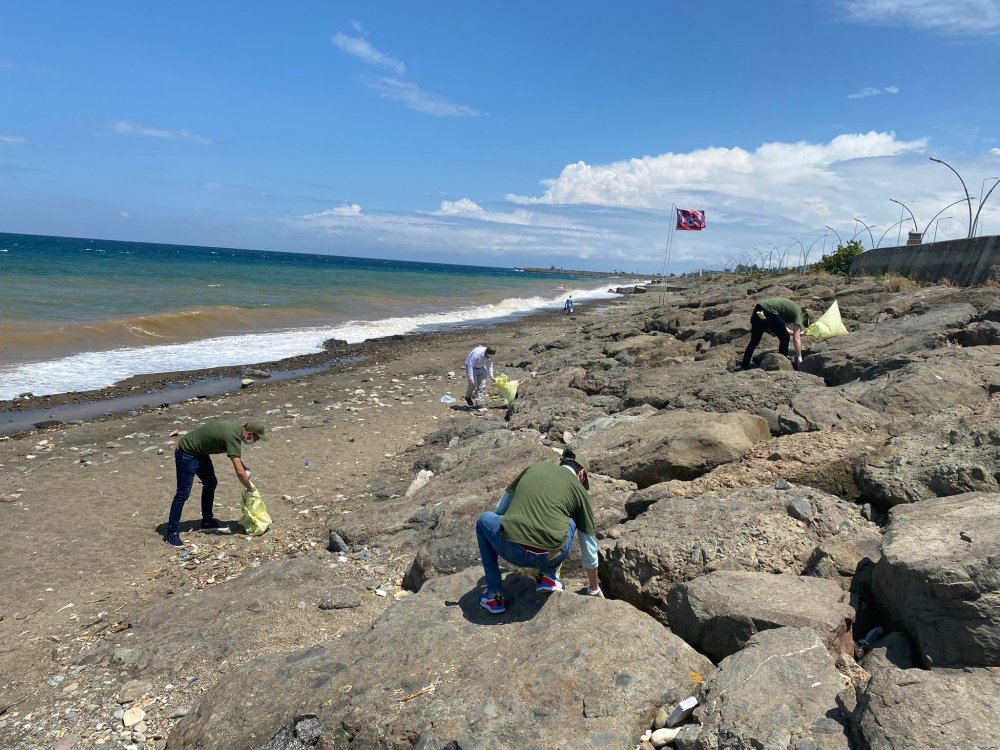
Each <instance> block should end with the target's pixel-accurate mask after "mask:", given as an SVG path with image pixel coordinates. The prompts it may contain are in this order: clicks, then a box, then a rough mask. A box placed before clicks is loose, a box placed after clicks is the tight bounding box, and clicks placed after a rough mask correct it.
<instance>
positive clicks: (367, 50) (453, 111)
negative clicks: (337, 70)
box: [333, 23, 481, 117]
mask: <svg viewBox="0 0 1000 750" xmlns="http://www.w3.org/2000/svg"><path fill="white" fill-rule="evenodd" d="M352 25H353V27H354V30H355V31H356V32H358V34H359V35H360V34H361V33H362V29H361V25H360V24H358V23H354V24H352ZM333 43H334V44H335V45H336V46H337V47H338V48H339V49H341V50H342V51H344V52H346V53H347V54H349V55H353V56H354V57H356V58H358V59H359V60H361V61H363V62H365V63H367V64H368V65H372V66H374V67H377V68H386V69H388V70H391V71H392V72H393V73H395V74H396V77H390V76H378V77H372V78H366V79H364V83H365V85H366V86H368V88H370V89H372V90H373V91H376V92H377V93H378V94H379V96H382V97H384V98H386V99H392V100H393V101H397V102H401V103H402V104H404V105H406V106H407V107H409V108H410V109H412V110H414V111H415V112H422V113H423V114H426V115H434V116H436V117H478V116H479V115H480V114H481V112H479V111H478V110H476V109H474V108H473V107H470V106H468V105H465V104H459V103H457V102H453V101H450V100H449V99H447V98H446V97H443V96H441V95H439V94H432V93H431V92H429V91H425V90H424V89H422V88H421V87H420V86H418V85H417V84H415V83H413V82H412V81H407V80H404V79H403V78H402V76H403V75H404V74H405V73H406V66H405V65H404V64H403V62H402V61H400V60H397V59H396V58H395V57H391V56H390V55H386V54H384V53H382V52H380V51H379V50H377V49H375V47H374V46H372V44H371V43H370V42H369V41H368V40H367V39H365V38H364V37H363V36H356V37H352V36H348V35H347V34H344V33H343V32H340V31H338V32H337V33H336V34H335V35H334V36H333Z"/></svg>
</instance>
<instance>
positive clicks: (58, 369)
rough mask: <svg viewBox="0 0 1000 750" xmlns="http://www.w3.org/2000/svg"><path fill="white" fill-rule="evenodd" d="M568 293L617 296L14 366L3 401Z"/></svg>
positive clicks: (398, 330) (437, 325) (265, 354)
mask: <svg viewBox="0 0 1000 750" xmlns="http://www.w3.org/2000/svg"><path fill="white" fill-rule="evenodd" d="M569 294H572V295H573V298H574V301H575V302H576V303H577V308H578V312H579V307H580V304H581V303H585V302H587V301H594V300H602V299H610V298H613V297H615V296H616V295H615V294H614V293H612V292H609V291H607V287H601V288H600V289H582V288H581V289H567V290H561V291H560V293H559V295H558V296H557V297H541V296H536V297H510V298H507V299H504V300H502V301H500V302H497V303H495V304H488V305H477V306H468V307H460V308H456V309H453V310H445V311H441V312H431V313H424V314H420V315H415V316H411V317H390V318H384V319H381V320H352V321H345V322H343V323H338V324H335V325H333V326H331V327H326V326H322V327H312V328H298V329H293V330H283V331H273V332H268V333H248V334H242V335H232V336H219V337H215V338H208V339H202V340H199V341H192V342H187V343H182V344H158V345H153V346H141V347H123V348H118V349H111V350H108V351H95V352H82V353H79V354H73V355H70V356H66V357H60V358H58V359H52V360H47V361H39V362H28V363H24V364H17V365H13V366H11V367H4V366H2V365H0V401H5V400H9V399H12V398H14V397H16V396H18V395H20V394H22V393H26V392H30V393H32V394H34V395H36V396H44V395H51V394H56V393H69V392H74V391H89V390H95V389H98V388H105V387H107V386H110V385H113V384H115V383H117V382H120V381H122V380H125V379H127V378H130V377H132V376H134V375H142V374H150V373H161V372H178V371H189V370H203V369H208V368H211V367H225V366H238V365H251V364H258V363H261V362H274V361H277V360H281V359H285V358H287V357H295V356H299V355H302V354H312V353H316V352H320V351H322V349H323V342H325V341H327V340H328V339H341V340H343V341H346V342H348V343H351V344H354V343H359V342H361V341H367V340H369V339H375V338H381V337H384V336H395V335H402V334H407V333H414V332H423V331H434V330H445V329H451V328H457V327H463V326H469V325H472V324H488V323H495V322H500V321H503V320H510V319H514V318H518V317H521V316H524V315H528V314H531V313H533V312H540V311H543V310H551V309H559V308H561V307H562V305H563V303H564V302H565V299H566V296H567V295H569Z"/></svg>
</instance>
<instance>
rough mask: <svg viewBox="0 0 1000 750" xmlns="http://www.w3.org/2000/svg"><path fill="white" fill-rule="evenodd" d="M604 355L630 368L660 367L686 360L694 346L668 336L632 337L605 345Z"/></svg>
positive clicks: (647, 335)
mask: <svg viewBox="0 0 1000 750" xmlns="http://www.w3.org/2000/svg"><path fill="white" fill-rule="evenodd" d="M604 353H605V354H607V356H609V357H611V358H612V359H615V360H617V361H618V362H621V363H622V364H624V365H628V366H630V367H660V366H662V365H664V364H667V363H670V362H672V361H677V360H682V359H688V358H690V357H691V356H692V355H693V354H694V344H693V343H692V342H689V341H679V340H678V339H676V338H674V337H673V336H670V335H659V336H654V335H650V334H646V335H643V336H632V337H631V338H627V339H623V340H622V341H614V342H609V343H607V344H605V346H604Z"/></svg>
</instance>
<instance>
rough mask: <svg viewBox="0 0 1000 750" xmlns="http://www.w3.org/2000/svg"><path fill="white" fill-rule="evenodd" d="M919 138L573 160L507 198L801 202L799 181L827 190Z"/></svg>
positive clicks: (873, 135) (855, 138) (856, 138)
mask: <svg viewBox="0 0 1000 750" xmlns="http://www.w3.org/2000/svg"><path fill="white" fill-rule="evenodd" d="M925 145H926V139H919V140H915V141H899V140H897V139H896V136H895V133H877V132H875V131H872V132H869V133H864V134H858V133H853V134H844V135H838V136H837V137H836V138H834V139H833V140H831V141H830V142H829V143H808V142H806V141H799V142H798V143H765V144H763V145H762V146H760V147H759V148H758V149H757V150H756V151H752V152H751V151H746V150H744V149H742V148H739V147H736V148H720V147H713V148H706V149H700V150H697V151H692V152H689V153H686V154H674V153H667V154H661V155H659V156H644V157H642V158H634V159H629V160H628V161H622V162H614V163H612V164H605V165H590V164H587V163H585V162H582V161H581V162H577V163H576V164H570V165H568V166H566V167H565V168H563V170H562V173H561V174H560V175H559V177H558V178H556V179H553V180H546V181H544V182H543V185H545V186H546V190H545V192H544V193H543V194H542V195H541V196H538V197H526V196H518V195H508V196H507V198H508V200H511V201H513V202H515V203H520V204H537V203H543V204H574V203H586V204H590V205H602V206H625V207H631V208H660V209H663V208H665V207H668V206H669V205H670V203H671V201H672V200H673V197H674V196H675V195H676V193H677V192H678V191H685V192H692V191H718V192H720V193H724V194H727V195H731V196H734V197H743V198H751V197H752V198H756V197H758V196H760V195H761V194H762V192H771V193H775V194H780V193H781V192H784V191H783V190H781V188H783V187H784V188H786V189H787V187H789V186H794V189H793V190H791V191H788V192H789V195H788V196H787V199H788V200H789V201H791V202H794V203H796V204H798V203H799V202H800V201H801V198H800V194H801V191H800V189H799V186H800V185H802V184H803V183H806V184H812V185H819V184H824V185H829V184H831V183H834V182H837V181H838V176H837V174H836V172H835V171H832V170H831V167H832V166H833V165H836V164H840V163H844V162H849V161H851V160H853V159H868V158H878V157H887V156H896V155H898V154H903V153H907V152H911V151H917V150H920V149H922V148H924V146H925Z"/></svg>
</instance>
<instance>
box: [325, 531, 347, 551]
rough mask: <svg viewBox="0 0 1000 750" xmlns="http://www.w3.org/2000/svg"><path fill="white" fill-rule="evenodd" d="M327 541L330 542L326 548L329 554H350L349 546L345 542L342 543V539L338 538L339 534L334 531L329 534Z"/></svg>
mask: <svg viewBox="0 0 1000 750" xmlns="http://www.w3.org/2000/svg"><path fill="white" fill-rule="evenodd" d="M329 539H330V541H329V543H328V544H327V547H326V548H327V549H328V550H329V551H330V552H350V551H351V548H350V546H349V545H348V544H347V542H345V541H344V539H343V537H342V536H340V534H338V533H337V532H336V531H331V532H330V537H329Z"/></svg>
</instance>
